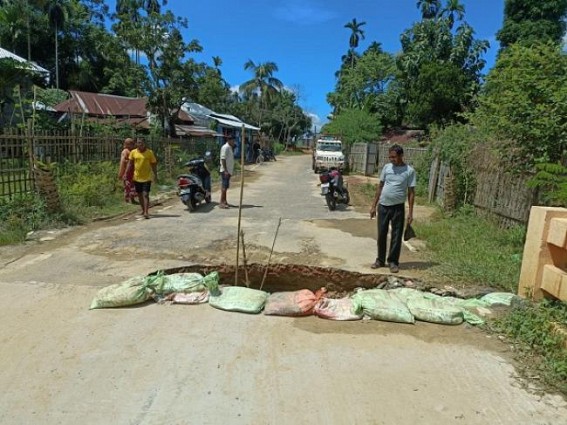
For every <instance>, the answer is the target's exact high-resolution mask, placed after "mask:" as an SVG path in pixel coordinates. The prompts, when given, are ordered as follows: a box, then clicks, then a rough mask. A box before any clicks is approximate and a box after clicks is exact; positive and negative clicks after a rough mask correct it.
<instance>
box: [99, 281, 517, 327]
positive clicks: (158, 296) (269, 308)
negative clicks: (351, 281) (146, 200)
mask: <svg viewBox="0 0 567 425" xmlns="http://www.w3.org/2000/svg"><path fill="white" fill-rule="evenodd" d="M219 279H220V277H219V274H218V272H212V273H209V274H207V275H206V276H203V275H201V274H199V273H175V274H169V275H166V274H165V273H163V272H157V273H155V274H153V275H150V276H137V277H133V278H130V279H127V280H125V281H124V282H122V283H118V284H114V285H110V286H107V287H105V288H102V289H100V290H99V291H98V293H97V294H96V296H95V298H94V299H93V300H92V303H91V305H90V309H101V308H114V307H127V306H132V305H135V304H140V303H143V302H146V301H148V300H150V299H152V298H153V299H154V300H155V301H158V302H169V303H172V304H204V303H209V304H210V305H211V306H212V307H214V308H217V309H220V310H225V311H235V312H242V313H250V314H258V313H260V312H262V310H264V314H265V315H275V316H290V317H301V316H309V315H315V316H317V317H320V318H323V319H328V320H343V321H346V320H360V319H363V318H367V319H372V320H381V321H390V322H399V323H415V320H421V321H427V322H431V323H438V324H446V325H458V324H461V323H463V322H467V323H469V324H472V325H481V324H484V323H485V319H486V318H487V317H490V316H491V315H492V310H491V307H493V306H499V305H501V306H508V307H509V306H511V305H512V304H514V303H515V302H517V300H518V299H519V297H518V296H517V295H515V294H511V293H507V292H493V293H489V294H487V295H484V296H483V297H481V298H468V299H463V298H457V297H451V296H441V295H437V294H433V293H430V292H422V291H420V290H417V289H413V288H407V287H398V288H395V289H368V290H358V292H356V293H354V294H353V295H352V296H350V297H349V296H347V297H343V298H331V297H330V296H329V295H328V294H327V291H326V289H325V288H321V289H319V290H317V291H315V292H312V291H311V290H308V289H301V290H298V291H289V292H275V293H273V294H269V293H268V292H265V291H261V290H257V289H252V288H248V287H242V286H219V283H220V282H219Z"/></svg>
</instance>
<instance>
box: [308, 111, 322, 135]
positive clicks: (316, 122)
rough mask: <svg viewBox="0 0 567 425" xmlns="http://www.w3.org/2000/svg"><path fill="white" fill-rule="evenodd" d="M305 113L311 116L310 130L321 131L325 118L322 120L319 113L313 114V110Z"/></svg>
mask: <svg viewBox="0 0 567 425" xmlns="http://www.w3.org/2000/svg"><path fill="white" fill-rule="evenodd" d="M306 114H307V115H309V116H310V117H311V122H312V123H313V125H312V126H311V131H316V132H317V133H319V132H320V131H321V127H323V125H324V124H325V123H326V122H327V121H326V120H325V121H323V120H322V119H321V117H319V115H317V114H314V113H313V112H306Z"/></svg>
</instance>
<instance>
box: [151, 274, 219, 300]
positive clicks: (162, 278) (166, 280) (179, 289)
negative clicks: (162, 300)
mask: <svg viewBox="0 0 567 425" xmlns="http://www.w3.org/2000/svg"><path fill="white" fill-rule="evenodd" d="M218 283H219V274H218V272H212V273H209V274H208V275H207V276H205V277H203V275H201V274H199V273H173V274H164V273H163V272H161V271H160V272H157V273H156V274H155V275H152V276H148V287H149V288H151V289H152V290H153V291H154V292H155V293H156V294H158V295H168V294H172V293H177V294H186V293H190V292H203V291H204V290H206V289H208V290H209V291H210V292H217V291H218Z"/></svg>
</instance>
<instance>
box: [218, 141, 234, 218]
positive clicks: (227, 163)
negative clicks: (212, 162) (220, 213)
mask: <svg viewBox="0 0 567 425" xmlns="http://www.w3.org/2000/svg"><path fill="white" fill-rule="evenodd" d="M235 144H236V140H235V139H234V137H232V136H228V138H227V139H226V143H225V144H224V145H222V147H221V151H220V175H221V197H220V204H219V207H220V208H223V209H226V208H228V203H227V201H226V191H227V190H228V188H229V187H230V177H231V176H232V174H233V173H234V151H233V149H234V145H235Z"/></svg>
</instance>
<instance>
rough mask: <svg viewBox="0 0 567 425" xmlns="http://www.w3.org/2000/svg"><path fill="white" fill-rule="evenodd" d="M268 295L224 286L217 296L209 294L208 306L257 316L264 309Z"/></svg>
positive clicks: (252, 290)
mask: <svg viewBox="0 0 567 425" xmlns="http://www.w3.org/2000/svg"><path fill="white" fill-rule="evenodd" d="M268 295H269V294H268V293H267V292H264V291H260V290H258V289H252V288H245V287H242V286H225V287H223V288H221V289H220V293H219V294H218V295H213V294H212V293H211V294H210V296H209V304H210V305H211V306H212V307H215V308H218V309H220V310H226V311H239V312H241V313H252V314H257V313H260V312H261V311H262V309H263V308H264V305H265V304H266V300H267V299H268Z"/></svg>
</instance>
